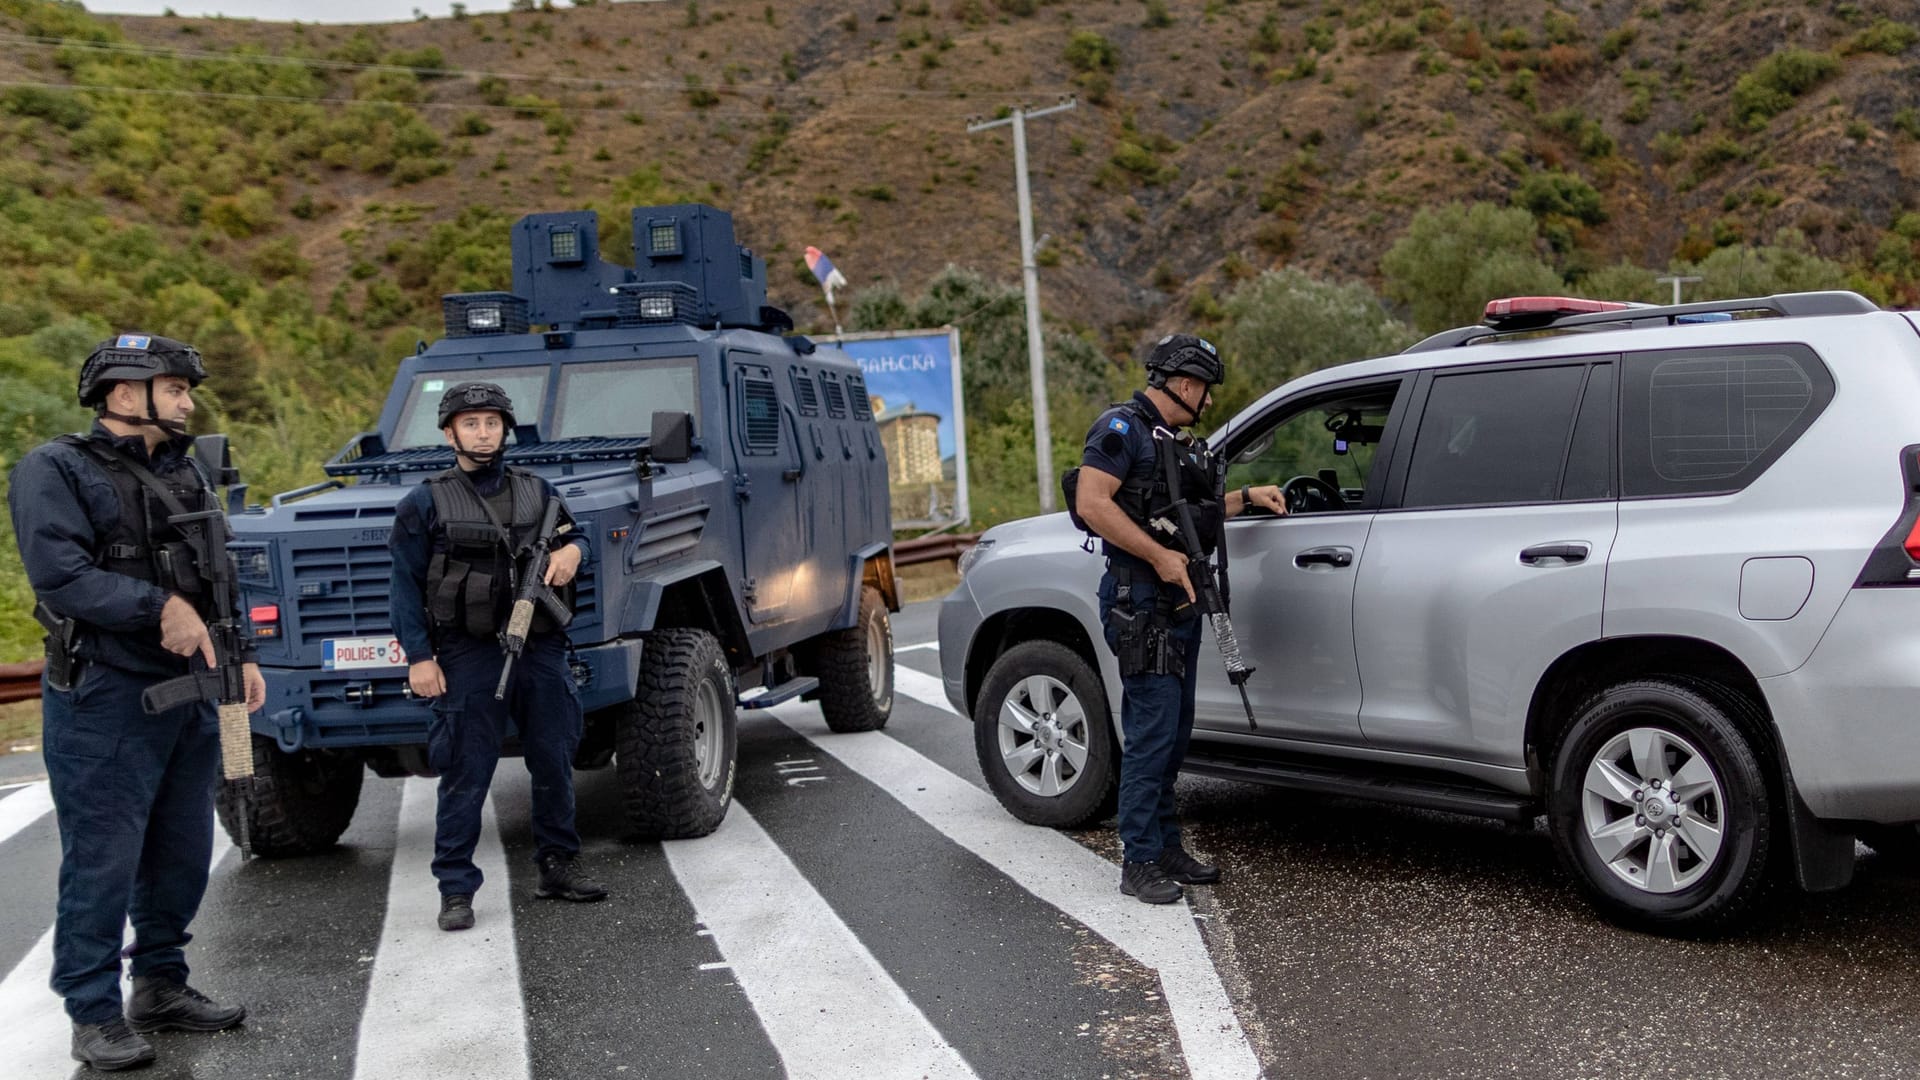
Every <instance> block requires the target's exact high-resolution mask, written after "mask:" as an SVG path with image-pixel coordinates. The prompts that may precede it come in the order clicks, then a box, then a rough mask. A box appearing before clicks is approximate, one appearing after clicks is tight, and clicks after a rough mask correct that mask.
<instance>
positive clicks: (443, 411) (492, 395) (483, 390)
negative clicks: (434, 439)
mask: <svg viewBox="0 0 1920 1080" xmlns="http://www.w3.org/2000/svg"><path fill="white" fill-rule="evenodd" d="M489 410H491V411H493V412H497V413H499V414H500V421H501V423H503V424H505V425H506V426H507V427H512V426H514V420H513V399H512V398H510V397H508V396H507V392H506V391H505V390H502V389H500V387H499V386H498V385H497V384H494V383H490V382H463V383H457V384H455V385H453V386H450V387H448V388H447V392H446V393H445V394H442V395H441V397H440V426H441V427H442V428H445V427H446V426H447V425H448V424H451V423H453V418H454V416H455V415H457V414H459V413H463V412H485V411H489Z"/></svg>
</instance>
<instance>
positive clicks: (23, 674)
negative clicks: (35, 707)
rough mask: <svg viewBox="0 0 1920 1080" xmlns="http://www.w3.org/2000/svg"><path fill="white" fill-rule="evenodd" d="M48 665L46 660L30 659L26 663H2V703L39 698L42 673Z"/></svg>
mask: <svg viewBox="0 0 1920 1080" xmlns="http://www.w3.org/2000/svg"><path fill="white" fill-rule="evenodd" d="M46 667H47V662H46V661H45V660H29V661H27V662H26V663H24V664H0V705H11V704H13V703H14V702H16V701H34V700H36V699H38V698H39V697H40V673H41V672H42V671H45V670H46Z"/></svg>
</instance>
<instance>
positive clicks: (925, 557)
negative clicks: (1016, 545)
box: [893, 533, 980, 566]
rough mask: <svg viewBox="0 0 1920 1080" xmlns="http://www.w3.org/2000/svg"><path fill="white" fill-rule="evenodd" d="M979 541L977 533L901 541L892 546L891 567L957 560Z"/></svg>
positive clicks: (923, 537)
mask: <svg viewBox="0 0 1920 1080" xmlns="http://www.w3.org/2000/svg"><path fill="white" fill-rule="evenodd" d="M979 539H980V534H979V533H959V534H952V535H948V534H943V535H940V536H922V537H919V538H918V539H914V540H901V541H899V542H897V543H895V544H894V545H893V565H895V566H918V565H919V564H921V563H930V562H940V561H942V560H945V559H951V560H958V559H959V558H960V556H962V555H964V554H966V553H967V549H969V548H971V547H973V545H974V544H975V543H977V542H978V541H979Z"/></svg>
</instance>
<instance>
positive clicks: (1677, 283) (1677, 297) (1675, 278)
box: [1653, 274, 1700, 307]
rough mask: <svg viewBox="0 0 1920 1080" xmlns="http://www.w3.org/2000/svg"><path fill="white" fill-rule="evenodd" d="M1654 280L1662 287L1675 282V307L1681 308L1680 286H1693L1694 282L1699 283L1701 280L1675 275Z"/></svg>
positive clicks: (1696, 277)
mask: <svg viewBox="0 0 1920 1080" xmlns="http://www.w3.org/2000/svg"><path fill="white" fill-rule="evenodd" d="M1653 280H1654V282H1655V283H1656V284H1661V285H1664V284H1666V283H1667V282H1669V281H1671V282H1673V306H1674V307H1679V306H1680V286H1681V285H1682V284H1686V285H1691V284H1693V283H1694V282H1696V281H1699V280H1700V278H1699V277H1698V276H1697V275H1696V276H1690V277H1682V276H1680V275H1679V274H1674V275H1673V276H1671V277H1657V278H1654V279H1653Z"/></svg>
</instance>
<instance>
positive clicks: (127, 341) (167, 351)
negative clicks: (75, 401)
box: [80, 334, 207, 408]
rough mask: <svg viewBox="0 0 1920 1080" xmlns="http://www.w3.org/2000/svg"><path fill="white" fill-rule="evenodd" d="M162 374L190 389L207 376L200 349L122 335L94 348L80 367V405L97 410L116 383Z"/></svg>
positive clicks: (150, 335) (151, 338) (165, 341)
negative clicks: (201, 361) (179, 381)
mask: <svg viewBox="0 0 1920 1080" xmlns="http://www.w3.org/2000/svg"><path fill="white" fill-rule="evenodd" d="M161 375H177V376H179V377H180V378H183V379H185V380H187V385H188V386H199V385H200V382H201V380H203V379H205V378H206V377H207V369H206V368H205V367H204V366H202V364H201V363H200V350H198V349H196V348H194V347H193V346H191V345H188V344H187V343H186V342H184V341H175V340H173V339H172V338H164V337H155V336H153V335H152V334H121V335H120V336H119V337H116V338H114V339H113V340H111V341H103V342H101V343H100V344H98V345H96V346H94V349H93V352H92V353H90V354H89V355H88V356H87V362H86V363H84V364H82V365H81V366H80V404H82V405H85V406H87V407H89V408H95V407H98V406H100V405H102V404H104V403H105V402H106V400H107V391H108V390H110V389H112V387H113V384H114V383H117V382H146V381H148V380H149V379H154V378H158V377H159V376H161Z"/></svg>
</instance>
